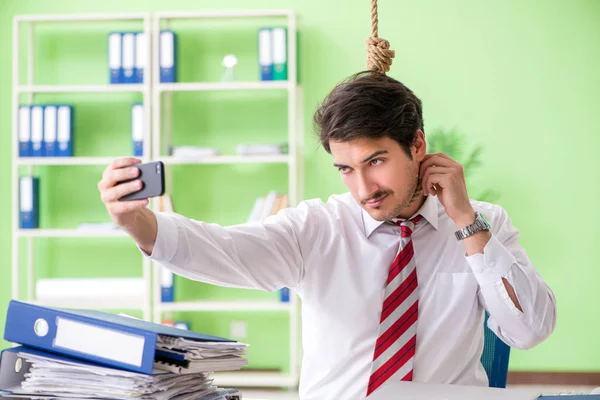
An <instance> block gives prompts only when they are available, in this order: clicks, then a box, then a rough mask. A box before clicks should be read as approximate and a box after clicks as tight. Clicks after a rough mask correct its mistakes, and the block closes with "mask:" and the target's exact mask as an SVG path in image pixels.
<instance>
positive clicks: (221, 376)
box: [213, 370, 298, 387]
mask: <svg viewBox="0 0 600 400" xmlns="http://www.w3.org/2000/svg"><path fill="white" fill-rule="evenodd" d="M213 376H214V378H215V384H216V385H217V386H221V387H228V386H229V387H295V386H296V385H297V384H298V379H297V378H295V377H293V376H291V375H289V374H284V373H282V372H266V371H265V372H263V371H251V370H247V371H244V370H241V371H235V372H215V373H214V374H213Z"/></svg>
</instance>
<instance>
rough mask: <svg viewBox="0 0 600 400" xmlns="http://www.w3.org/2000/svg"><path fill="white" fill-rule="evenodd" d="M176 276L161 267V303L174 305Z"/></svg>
mask: <svg viewBox="0 0 600 400" xmlns="http://www.w3.org/2000/svg"><path fill="white" fill-rule="evenodd" d="M174 281H175V279H174V276H173V273H172V272H171V271H169V270H168V269H166V268H165V267H160V301H161V302H163V303H172V302H173V301H174V300H175V290H174V285H173V284H174Z"/></svg>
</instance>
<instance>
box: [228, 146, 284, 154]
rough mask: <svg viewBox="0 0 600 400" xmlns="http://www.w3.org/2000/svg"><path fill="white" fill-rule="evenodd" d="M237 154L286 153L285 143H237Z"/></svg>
mask: <svg viewBox="0 0 600 400" xmlns="http://www.w3.org/2000/svg"><path fill="white" fill-rule="evenodd" d="M236 152H237V154H239V155H241V156H252V155H276V154H287V152H288V145H287V143H283V144H280V143H261V144H243V143H242V144H239V145H237V146H236Z"/></svg>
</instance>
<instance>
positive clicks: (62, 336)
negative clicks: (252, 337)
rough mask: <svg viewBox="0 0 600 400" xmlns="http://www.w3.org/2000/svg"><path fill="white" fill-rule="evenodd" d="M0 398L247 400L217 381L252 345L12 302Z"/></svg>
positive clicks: (1, 360)
mask: <svg viewBox="0 0 600 400" xmlns="http://www.w3.org/2000/svg"><path fill="white" fill-rule="evenodd" d="M4 339H5V340H6V341H8V342H13V343H17V344H20V345H21V346H20V347H14V348H9V349H5V350H3V351H2V353H1V354H0V398H10V399H15V398H27V399H48V400H49V399H65V400H67V399H113V400H130V399H131V400H133V399H140V400H240V394H239V392H238V391H237V390H235V389H223V388H218V387H217V386H216V385H214V384H213V379H212V373H213V371H229V370H239V369H240V368H242V367H243V366H245V365H247V363H248V362H247V360H246V359H245V358H244V357H243V356H244V355H245V354H246V348H247V346H248V345H247V344H244V343H240V342H236V341H233V340H229V339H225V338H220V337H217V336H210V335H206V334H203V333H197V332H192V331H186V330H182V329H177V328H173V327H168V326H164V325H161V324H155V323H152V322H148V321H143V320H139V319H137V318H132V317H127V316H123V315H116V314H110V313H105V312H101V311H96V310H82V309H59V308H51V307H43V306H39V305H35V304H30V303H25V302H19V301H16V300H12V301H11V302H10V303H9V306H8V313H7V316H6V326H5V330H4Z"/></svg>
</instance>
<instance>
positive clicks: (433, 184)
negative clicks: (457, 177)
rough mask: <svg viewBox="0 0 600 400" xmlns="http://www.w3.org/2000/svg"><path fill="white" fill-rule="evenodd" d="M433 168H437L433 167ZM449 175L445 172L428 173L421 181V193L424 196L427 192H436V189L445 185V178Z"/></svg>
mask: <svg viewBox="0 0 600 400" xmlns="http://www.w3.org/2000/svg"><path fill="white" fill-rule="evenodd" d="M434 169H437V167H436V168H434ZM449 176H450V175H448V174H447V173H435V172H434V173H429V174H427V176H425V177H424V178H423V180H422V181H421V185H422V186H423V194H424V195H425V196H427V195H429V194H434V195H435V194H437V189H439V188H444V187H447V186H448V185H447V184H446V183H447V180H448V178H449Z"/></svg>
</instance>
